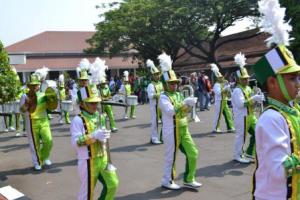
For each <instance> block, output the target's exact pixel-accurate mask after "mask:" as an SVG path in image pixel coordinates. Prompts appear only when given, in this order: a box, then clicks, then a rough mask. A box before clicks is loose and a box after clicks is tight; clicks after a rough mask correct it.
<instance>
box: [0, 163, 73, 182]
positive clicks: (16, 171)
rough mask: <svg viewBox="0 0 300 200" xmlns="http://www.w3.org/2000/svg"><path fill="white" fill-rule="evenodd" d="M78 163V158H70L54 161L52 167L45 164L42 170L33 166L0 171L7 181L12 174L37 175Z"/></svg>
mask: <svg viewBox="0 0 300 200" xmlns="http://www.w3.org/2000/svg"><path fill="white" fill-rule="evenodd" d="M73 165H77V160H69V161H66V162H62V163H53V164H52V165H51V166H50V167H47V166H45V167H44V168H43V169H42V170H41V171H35V170H34V169H33V167H27V168H21V169H12V170H8V171H1V172H0V181H5V180H6V179H7V177H8V176H10V175H27V174H32V175H37V174H41V173H45V172H46V173H58V172H60V171H61V170H62V169H61V167H65V166H73Z"/></svg>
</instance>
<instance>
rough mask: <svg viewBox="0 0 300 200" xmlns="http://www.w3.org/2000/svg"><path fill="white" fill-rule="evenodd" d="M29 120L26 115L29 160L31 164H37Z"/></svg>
mask: <svg viewBox="0 0 300 200" xmlns="http://www.w3.org/2000/svg"><path fill="white" fill-rule="evenodd" d="M31 127H32V126H31V122H30V119H29V117H28V116H26V133H27V139H28V143H29V148H30V154H31V160H32V163H33V165H39V161H38V158H37V152H36V150H35V144H34V141H33V137H32V134H33V132H32V130H31Z"/></svg>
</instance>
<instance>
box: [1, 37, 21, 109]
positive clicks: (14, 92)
mask: <svg viewBox="0 0 300 200" xmlns="http://www.w3.org/2000/svg"><path fill="white" fill-rule="evenodd" d="M20 93H21V82H20V79H19V76H18V75H17V74H16V72H15V71H14V68H13V67H12V66H10V65H9V59H8V55H7V53H6V51H5V50H4V47H3V44H2V42H1V41H0V104H3V103H6V102H10V101H15V100H17V98H18V97H19V96H20Z"/></svg>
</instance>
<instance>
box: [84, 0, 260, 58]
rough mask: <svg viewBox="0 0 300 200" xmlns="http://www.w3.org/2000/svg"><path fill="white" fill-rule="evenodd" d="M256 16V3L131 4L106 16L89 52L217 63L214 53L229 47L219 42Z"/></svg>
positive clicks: (148, 0)
mask: <svg viewBox="0 0 300 200" xmlns="http://www.w3.org/2000/svg"><path fill="white" fill-rule="evenodd" d="M256 15H257V1H256V0H127V1H124V3H122V4H121V5H120V8H119V9H115V10H112V11H109V12H107V13H105V14H104V17H105V20H104V21H102V22H99V23H98V24H97V26H96V29H97V32H96V34H95V35H94V36H93V37H92V38H91V39H90V40H88V42H89V43H90V45H91V48H90V49H87V52H94V53H109V54H110V55H115V54H117V53H119V52H121V51H124V50H128V49H130V48H134V49H136V50H138V52H139V56H140V57H141V58H142V59H147V58H151V59H154V61H155V60H156V58H157V55H158V54H160V53H161V51H162V50H164V51H166V52H167V53H168V54H170V55H171V57H172V59H173V61H176V60H177V59H178V58H179V57H181V56H182V55H183V54H184V53H186V52H188V53H189V54H190V55H192V56H194V57H197V58H200V59H202V60H205V61H206V62H216V63H217V59H216V56H215V52H216V50H217V49H218V48H219V47H220V46H222V45H223V44H225V43H227V42H229V41H222V42H219V38H220V37H221V34H222V32H223V31H224V30H225V29H226V28H228V27H230V26H232V25H233V23H234V22H236V21H238V20H240V19H243V18H244V17H246V16H256ZM212 27H213V28H212ZM252 37H253V36H252ZM237 39H243V38H237ZM194 48H197V49H199V51H197V52H195V51H193V49H194ZM180 49H184V50H185V51H179V50H180ZM179 52H181V53H179ZM182 52H183V53H182Z"/></svg>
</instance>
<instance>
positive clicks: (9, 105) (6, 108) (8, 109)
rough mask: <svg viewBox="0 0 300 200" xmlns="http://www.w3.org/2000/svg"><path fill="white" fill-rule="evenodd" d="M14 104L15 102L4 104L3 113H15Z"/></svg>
mask: <svg viewBox="0 0 300 200" xmlns="http://www.w3.org/2000/svg"><path fill="white" fill-rule="evenodd" d="M13 110H14V104H13V102H7V103H5V104H3V113H13Z"/></svg>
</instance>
